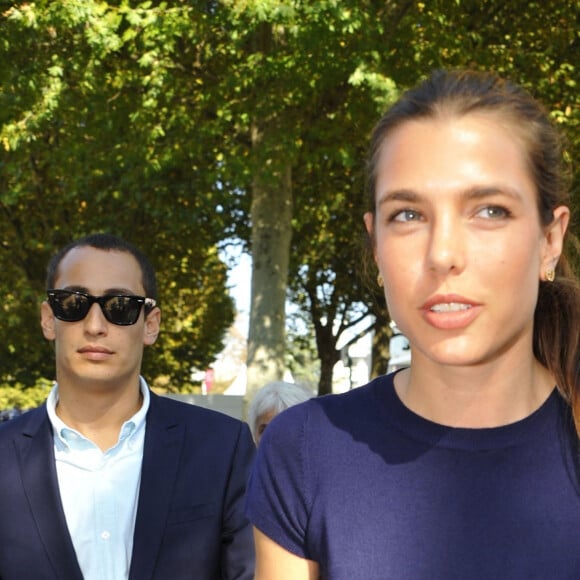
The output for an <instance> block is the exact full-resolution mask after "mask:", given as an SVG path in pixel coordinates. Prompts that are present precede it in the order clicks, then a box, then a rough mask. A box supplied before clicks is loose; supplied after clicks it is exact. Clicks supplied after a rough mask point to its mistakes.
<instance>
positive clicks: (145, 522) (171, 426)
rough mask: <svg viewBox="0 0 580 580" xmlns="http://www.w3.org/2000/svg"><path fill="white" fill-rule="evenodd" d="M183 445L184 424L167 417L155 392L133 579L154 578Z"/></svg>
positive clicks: (143, 470)
mask: <svg viewBox="0 0 580 580" xmlns="http://www.w3.org/2000/svg"><path fill="white" fill-rule="evenodd" d="M182 445H183V425H179V424H178V423H177V422H176V421H175V419H172V418H169V417H165V416H164V415H163V412H162V409H161V408H160V404H159V397H158V396H157V395H155V394H154V393H151V402H150V406H149V412H148V413H147V425H146V430H145V444H144V448H143V466H142V468H141V484H140V488H139V503H138V507H137V517H136V521H135V533H134V537H133V554H132V557H131V568H130V572H129V580H148V579H150V578H152V575H153V571H154V568H155V563H156V561H157V558H158V554H159V550H160V547H161V541H162V538H163V531H164V529H165V522H166V520H167V515H168V513H169V505H170V501H171V495H172V489H173V485H174V482H175V478H176V476H177V469H178V466H179V457H180V455H181V448H182Z"/></svg>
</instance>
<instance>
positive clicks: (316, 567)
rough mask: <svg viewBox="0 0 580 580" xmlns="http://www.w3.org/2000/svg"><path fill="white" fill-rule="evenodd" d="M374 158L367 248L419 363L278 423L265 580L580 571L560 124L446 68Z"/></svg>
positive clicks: (382, 130) (259, 520)
mask: <svg viewBox="0 0 580 580" xmlns="http://www.w3.org/2000/svg"><path fill="white" fill-rule="evenodd" d="M368 169H369V191H368V195H369V208H368V212H367V213H366V214H365V216H364V223H365V226H366V231H367V233H368V239H369V251H370V256H371V257H372V259H373V260H374V263H375V264H376V267H377V268H378V276H377V280H378V283H379V284H380V285H381V286H382V287H383V288H384V293H385V298H386V302H387V307H388V309H389V313H390V315H391V317H392V319H393V320H394V321H395V322H396V323H397V326H398V327H399V329H400V330H401V332H402V333H403V334H405V335H406V337H407V338H408V340H409V343H410V345H411V353H412V360H411V365H410V367H409V368H407V369H403V370H398V371H396V372H395V373H393V374H390V375H387V376H382V377H379V378H377V379H375V380H374V381H372V382H371V383H369V384H368V385H366V386H364V387H360V388H358V389H355V390H353V391H350V392H349V393H345V394H342V395H331V396H328V397H322V398H319V399H314V400H311V401H309V402H307V403H304V404H302V405H298V406H297V407H293V408H292V409H289V410H288V411H287V412H285V413H284V414H283V415H281V416H280V417H279V418H277V419H276V420H274V421H273V422H272V424H271V425H270V426H269V427H268V431H267V432H266V434H265V436H264V438H263V440H262V443H261V445H260V449H259V453H258V458H257V461H256V464H255V468H254V472H253V475H252V478H251V482H250V487H249V492H248V513H249V516H250V519H251V520H252V522H253V524H254V526H255V537H256V547H257V556H258V563H257V572H256V578H257V579H258V580H262V579H268V580H271V579H274V580H275V579H280V580H282V579H291V580H300V579H314V578H319V577H321V578H331V579H332V580H342V579H344V580H356V579H361V580H368V579H383V578H397V579H398V580H399V579H413V580H415V579H423V578H428V579H429V580H433V579H441V580H442V579H445V580H451V579H465V578H469V579H470V580H473V579H485V580H488V579H490V578H501V579H502V580H503V579H522V580H523V579H529V578H542V579H544V578H557V579H572V578H579V577H580V540H579V538H580V536H579V535H578V532H577V530H579V529H580V495H579V494H580V483H579V479H578V473H579V470H578V469H577V466H578V464H579V451H578V449H579V446H578V441H579V435H578V432H579V430H580V395H579V393H578V390H579V389H580V385H579V348H578V338H579V330H580V320H579V318H580V290H579V286H578V279H577V277H575V276H574V274H573V272H572V268H571V263H570V261H569V260H568V256H567V255H566V249H567V248H568V249H571V248H574V247H575V246H574V242H573V240H572V239H571V238H570V234H569V233H568V230H569V223H570V220H571V210H570V207H571V204H570V199H569V196H570V187H569V181H568V179H567V175H566V171H565V170H564V163H563V153H562V147H561V144H560V137H559V135H558V132H557V131H556V129H555V127H554V126H553V125H552V124H551V123H550V120H549V117H548V115H547V114H546V112H545V111H544V109H543V108H542V106H541V105H540V104H539V103H538V102H537V101H536V100H535V99H533V98H532V97H531V96H530V95H529V94H528V93H527V92H526V91H525V90H523V89H522V88H521V87H519V86H517V85H515V84H513V83H511V82H508V81H506V80H503V79H501V78H499V77H498V76H496V75H494V74H486V73H476V72H472V71H460V72H448V71H438V72H435V73H434V74H433V75H431V77H430V78H428V79H427V80H425V81H424V82H422V83H421V84H420V85H418V86H417V87H416V88H414V89H411V90H410V91H408V92H407V93H405V94H404V95H403V96H402V97H401V99H400V100H399V101H398V102H397V103H395V104H394V105H393V107H392V108H391V109H390V110H389V111H387V113H386V114H385V115H384V116H383V118H382V119H381V120H380V121H379V123H378V124H377V126H376V128H375V130H374V133H373V135H372V138H371V147H370V155H369V164H368ZM566 236H568V237H569V238H570V239H569V240H568V241H567V240H566ZM576 247H577V246H576Z"/></svg>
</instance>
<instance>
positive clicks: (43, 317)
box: [40, 300, 56, 340]
mask: <svg viewBox="0 0 580 580" xmlns="http://www.w3.org/2000/svg"><path fill="white" fill-rule="evenodd" d="M55 320H56V319H55V317H54V313H53V312H52V308H51V307H50V305H49V304H48V302H47V301H46V300H45V301H44V302H43V303H42V304H41V305H40V327H41V328H42V334H43V335H44V338H46V340H55V338H56V332H55Z"/></svg>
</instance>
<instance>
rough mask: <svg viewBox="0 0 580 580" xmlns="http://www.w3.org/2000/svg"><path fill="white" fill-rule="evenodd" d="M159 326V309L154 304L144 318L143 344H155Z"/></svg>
mask: <svg viewBox="0 0 580 580" xmlns="http://www.w3.org/2000/svg"><path fill="white" fill-rule="evenodd" d="M160 328H161V310H160V309H159V308H158V307H157V306H156V307H155V308H154V309H153V310H152V311H151V312H150V313H149V314H148V315H147V317H146V318H145V328H144V330H143V344H144V345H145V346H151V345H152V344H155V341H156V340H157V337H158V336H159V330H160Z"/></svg>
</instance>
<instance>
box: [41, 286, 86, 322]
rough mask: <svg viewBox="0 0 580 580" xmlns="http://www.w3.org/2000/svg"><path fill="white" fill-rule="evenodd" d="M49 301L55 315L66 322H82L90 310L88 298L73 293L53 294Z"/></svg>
mask: <svg viewBox="0 0 580 580" xmlns="http://www.w3.org/2000/svg"><path fill="white" fill-rule="evenodd" d="M48 300H49V302H50V306H51V307H52V310H53V312H54V315H55V316H56V317H57V318H58V319H60V320H64V321H65V322H76V321H77V320H82V319H83V318H84V317H85V316H86V315H87V312H88V311H89V308H90V303H89V300H88V298H87V297H86V296H83V295H82V294H76V293H73V292H66V291H65V292H53V293H51V294H50V295H49V297H48Z"/></svg>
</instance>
